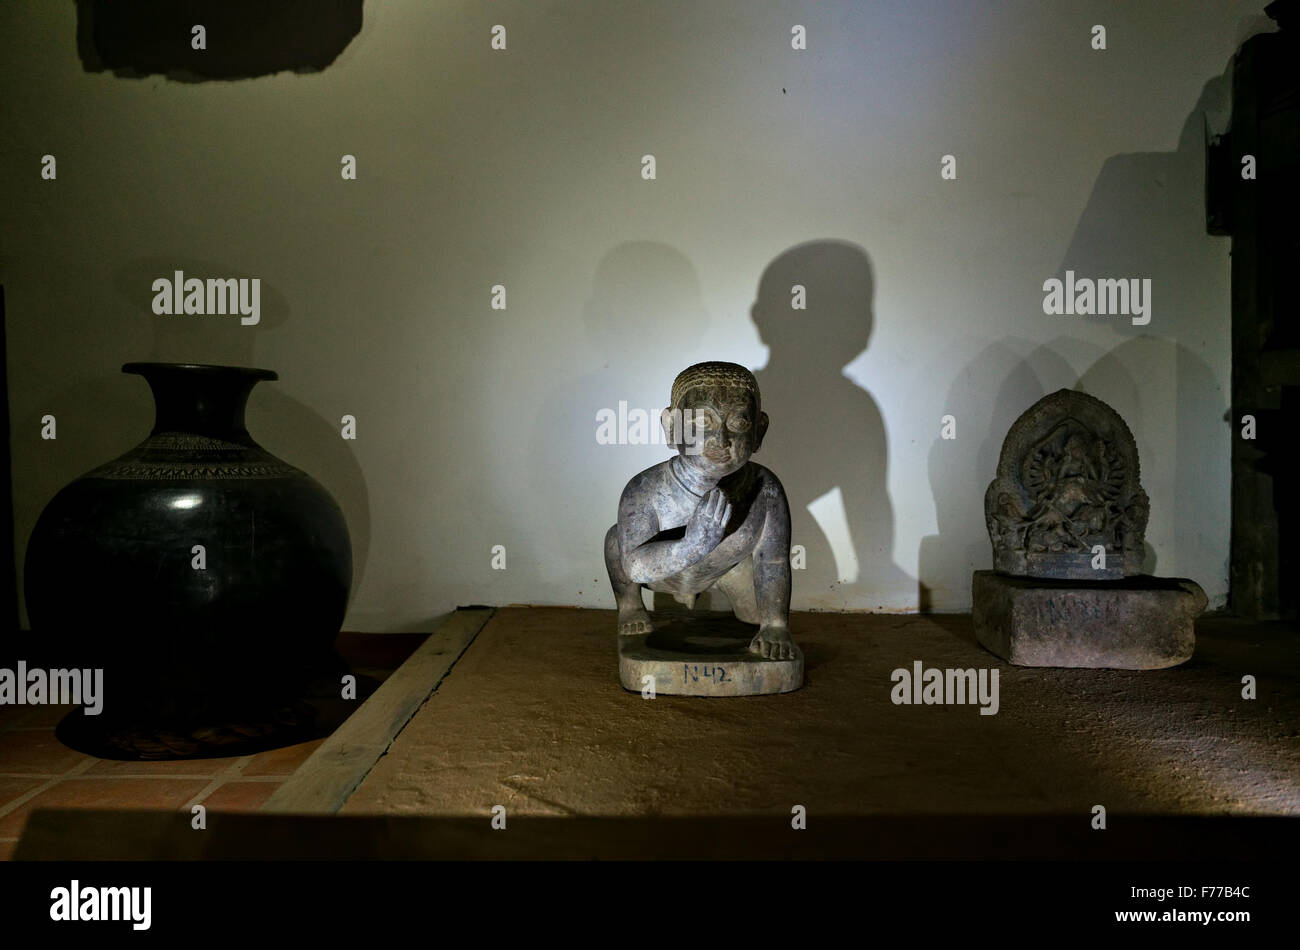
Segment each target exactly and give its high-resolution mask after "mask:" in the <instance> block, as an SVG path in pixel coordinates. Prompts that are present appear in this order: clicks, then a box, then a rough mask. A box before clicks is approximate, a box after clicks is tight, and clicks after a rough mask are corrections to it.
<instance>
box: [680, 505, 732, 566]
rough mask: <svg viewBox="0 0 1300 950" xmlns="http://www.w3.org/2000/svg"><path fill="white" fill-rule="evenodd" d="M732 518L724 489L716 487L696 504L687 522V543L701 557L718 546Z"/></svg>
mask: <svg viewBox="0 0 1300 950" xmlns="http://www.w3.org/2000/svg"><path fill="white" fill-rule="evenodd" d="M730 520H731V503H730V502H729V501H727V495H726V493H725V492H724V491H722V489H720V488H715V489H713V491H711V492H709V493H708V494H707V495H705V496H704V497H703V498H701V499H700V501H699V504H697V505H696V506H695V511H694V512H692V514H691V520H690V521H689V522H687V524H686V545H687V547H689V548H690V549H691V550H692V551H693V552H695V553H696V554H698V555H699V556H700V557H703V556H704V555H706V554H708V553H709V552H710V551H712V550H713V549H714V548H716V547H717V546H718V542H719V541H721V540H722V536H723V535H724V534H725V533H726V531H727V522H728V521H730Z"/></svg>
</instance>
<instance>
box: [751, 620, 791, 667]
mask: <svg viewBox="0 0 1300 950" xmlns="http://www.w3.org/2000/svg"><path fill="white" fill-rule="evenodd" d="M749 652H750V653H757V654H758V655H759V656H761V657H763V658H764V659H767V660H793V659H794V658H795V657H797V656H798V655H799V648H798V647H797V646H795V645H794V640H792V639H791V638H790V630H789V628H788V627H779V626H776V625H775V624H770V625H768V626H764V627H760V628H759V630H758V633H756V634H754V639H753V640H750V641H749Z"/></svg>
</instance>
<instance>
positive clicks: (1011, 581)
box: [971, 571, 1206, 670]
mask: <svg viewBox="0 0 1300 950" xmlns="http://www.w3.org/2000/svg"><path fill="white" fill-rule="evenodd" d="M971 598H972V601H973V610H972V620H973V622H974V626H975V637H976V639H978V640H979V642H980V644H981V645H982V646H983V647H984V648H985V649H987V650H989V651H990V652H992V653H995V654H997V655H998V656H1000V657H1002V659H1004V660H1006V661H1007V662H1009V663H1013V664H1015V665H1016V666H1057V667H1094V668H1103V669H1113V670H1158V669H1164V668H1165V667H1170V666H1177V665H1178V664H1179V663H1183V662H1186V661H1187V660H1189V659H1191V656H1192V651H1193V650H1194V649H1195V648H1196V633H1195V630H1194V627H1193V624H1194V623H1195V621H1196V618H1197V617H1198V616H1199V615H1200V613H1201V611H1203V610H1204V609H1205V605H1206V597H1205V591H1203V590H1201V587H1200V585H1199V584H1197V583H1196V582H1195V581H1190V580H1187V579H1186V578H1181V577H1151V576H1147V575H1136V576H1133V577H1126V578H1124V579H1122V580H1115V581H1091V582H1089V581H1080V580H1052V579H1050V578H1045V577H1019V576H1013V575H1008V574H999V573H998V572H996V571H976V572H975V576H974V579H973V581H972V584H971Z"/></svg>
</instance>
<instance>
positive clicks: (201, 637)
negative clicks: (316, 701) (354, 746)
mask: <svg viewBox="0 0 1300 950" xmlns="http://www.w3.org/2000/svg"><path fill="white" fill-rule="evenodd" d="M122 371H123V372H126V373H136V374H139V375H141V376H143V377H144V378H145V379H146V380H148V382H149V385H150V387H151V388H152V389H153V395H154V401H155V403H156V407H157V418H156V423H155V425H154V429H153V432H152V433H151V434H150V436H149V438H147V439H146V440H145V441H144V442H142V443H141V444H140V445H138V446H136V447H135V448H134V449H132V450H131V451H129V452H127V453H126V454H125V455H123V456H121V457H120V458H118V459H115V460H114V461H112V462H109V463H108V464H106V465H103V466H100V467H99V468H97V469H95V470H94V471H92V472H89V473H87V474H86V475H83V476H82V477H81V478H79V479H77V480H76V481H75V482H73V483H72V484H70V485H68V486H67V487H66V488H64V489H63V490H62V491H60V492H59V493H58V494H57V495H55V497H54V499H53V500H52V501H51V502H50V503H49V505H48V506H47V507H46V508H45V510H44V512H43V513H42V514H41V517H40V519H39V520H38V521H37V524H36V528H35V530H34V532H33V534H32V538H31V542H30V543H29V545H28V548H27V561H26V575H25V591H26V595H27V610H28V616H29V618H30V620H31V624H32V629H33V632H34V634H35V635H36V636H37V638H38V640H39V642H41V643H43V644H45V645H46V647H47V652H48V654H49V655H50V656H52V657H55V658H57V660H58V661H59V662H60V663H61V665H67V666H69V667H75V668H103V670H104V687H103V693H104V701H103V707H104V712H105V713H106V714H108V715H109V718H110V719H111V720H115V721H118V722H119V723H120V722H126V721H131V722H135V723H137V724H138V723H139V722H141V721H142V720H151V721H152V722H153V724H154V725H156V726H159V727H166V728H172V729H173V731H179V732H186V731H190V732H193V731H194V730H196V729H199V730H202V729H205V728H209V727H211V725H212V723H213V722H216V721H219V720H223V719H224V721H236V722H237V721H238V720H239V719H240V717H241V716H243V717H248V716H256V715H262V716H263V717H264V718H265V715H266V712H265V711H266V710H268V709H275V708H276V706H275V704H276V702H278V701H280V702H282V701H288V700H292V699H293V698H294V697H295V696H299V695H301V692H300V691H301V689H302V687H303V683H304V682H305V681H306V680H307V679H309V678H310V677H311V676H312V675H314V674H315V673H318V672H319V670H320V669H321V668H322V666H325V665H328V662H329V660H328V658H331V657H332V656H333V654H332V650H331V645H332V643H333V640H334V638H335V636H336V635H337V633H338V630H339V626H340V624H341V623H342V620H343V613H344V610H345V608H346V606H347V599H348V590H349V587H350V585H351V579H352V550H351V545H350V542H349V540H348V531H347V525H346V523H345V522H344V519H343V514H342V512H341V511H340V510H339V507H338V505H337V504H336V503H335V502H334V499H333V498H331V497H330V495H329V493H328V492H326V491H325V489H324V488H322V487H321V486H320V485H319V484H318V483H317V482H316V481H315V480H313V479H312V478H311V477H310V476H308V475H307V474H306V473H305V472H302V471H300V470H298V469H296V468H294V467H293V466H291V465H288V464H286V463H284V462H282V461H280V460H279V459H277V458H275V457H274V456H273V455H271V454H270V453H269V452H267V451H265V450H264V449H262V448H261V447H260V446H258V444H257V443H256V442H254V441H253V439H252V438H251V437H250V436H249V434H248V431H247V429H245V427H244V407H245V404H246V403H247V401H248V396H249V393H250V391H251V390H252V388H253V386H254V385H255V384H256V383H257V382H258V381H259V380H273V379H276V378H277V376H276V374H275V373H273V372H271V371H270V370H263V369H246V368H240V367H231V366H200V365H192V364H168V363H128V364H127V365H125V366H123V367H122ZM70 718H72V717H70ZM89 718H90V717H87V719H89ZM272 718H274V716H272ZM282 718H283V717H282ZM291 718H292V717H291ZM248 731H249V730H248V729H245V730H244V732H245V733H247V732H248ZM253 731H257V730H256V729H255V730H253ZM262 731H263V732H266V731H267V730H265V729H263V730H262ZM186 754H193V750H191V751H190V752H189V753H186ZM148 757H167V756H164V755H158V756H148Z"/></svg>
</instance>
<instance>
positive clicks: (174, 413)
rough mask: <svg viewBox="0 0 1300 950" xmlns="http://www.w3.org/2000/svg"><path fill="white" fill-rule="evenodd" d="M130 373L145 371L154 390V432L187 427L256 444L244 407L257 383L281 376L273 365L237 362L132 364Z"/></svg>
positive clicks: (214, 436) (190, 430)
mask: <svg viewBox="0 0 1300 950" xmlns="http://www.w3.org/2000/svg"><path fill="white" fill-rule="evenodd" d="M122 371H123V372H125V373H137V374H139V375H140V376H143V377H144V378H145V379H146V380H147V381H148V383H149V388H150V389H152V390H153V399H154V406H155V410H156V415H155V417H154V427H153V433H152V434H153V435H157V434H158V433H160V432H187V433H191V434H194V435H201V436H206V437H208V438H212V439H222V440H225V441H228V442H242V443H249V444H251V443H252V438H251V437H250V436H249V434H248V429H247V428H246V427H245V426H244V408H245V407H246V406H247V405H248V395H249V393H250V392H252V390H253V387H254V386H255V385H257V383H258V382H259V381H260V380H263V379H275V378H276V375H275V373H272V372H270V371H269V370H256V369H244V368H242V367H237V366H197V365H182V364H169V363H128V364H127V365H126V366H123V367H122Z"/></svg>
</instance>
